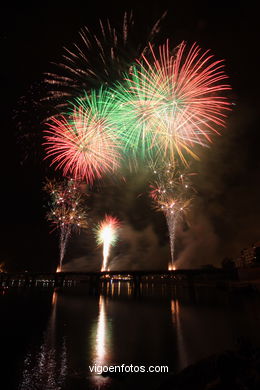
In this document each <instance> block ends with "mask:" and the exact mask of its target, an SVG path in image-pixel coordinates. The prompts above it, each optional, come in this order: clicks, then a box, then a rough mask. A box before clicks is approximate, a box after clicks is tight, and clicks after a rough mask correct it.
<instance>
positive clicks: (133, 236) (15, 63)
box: [0, 1, 260, 270]
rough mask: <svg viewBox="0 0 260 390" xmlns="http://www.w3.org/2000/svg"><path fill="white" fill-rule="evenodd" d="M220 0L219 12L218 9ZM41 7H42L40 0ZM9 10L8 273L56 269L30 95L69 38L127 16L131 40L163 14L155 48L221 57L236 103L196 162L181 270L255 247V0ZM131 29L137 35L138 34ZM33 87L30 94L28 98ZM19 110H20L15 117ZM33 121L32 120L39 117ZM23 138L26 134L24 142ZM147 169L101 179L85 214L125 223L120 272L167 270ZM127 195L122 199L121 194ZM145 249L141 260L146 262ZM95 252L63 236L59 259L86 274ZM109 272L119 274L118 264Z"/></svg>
mask: <svg viewBox="0 0 260 390" xmlns="http://www.w3.org/2000/svg"><path fill="white" fill-rule="evenodd" d="M226 3H228V4H226ZM39 4H40V3H39ZM39 4H37V2H34V3H29V2H21V3H19V4H15V3H14V2H13V3H10V5H8V3H6V4H5V5H4V6H2V9H1V27H0V28H1V37H0V39H1V77H2V82H1V87H2V88H1V91H2V104H1V132H2V142H1V167H2V172H1V179H2V180H1V183H2V189H1V200H2V201H1V205H2V213H1V214H2V215H1V246H0V263H1V262H2V261H4V262H5V263H6V268H7V269H8V270H18V269H19V270H25V269H28V270H51V269H52V270H53V269H55V268H56V264H57V262H58V237H57V235H56V234H55V233H53V234H50V230H51V229H50V227H49V225H48V222H47V221H46V220H45V213H46V208H44V205H46V195H45V194H44V193H43V191H42V185H43V184H42V183H43V181H44V178H45V177H46V176H49V177H53V176H54V170H53V169H49V168H48V164H47V163H46V162H42V159H43V156H44V152H43V149H42V148H41V146H40V145H41V132H40V129H41V126H40V124H39V121H40V120H41V115H42V112H40V113H39V112H38V111H37V107H36V105H35V102H34V100H33V99H34V97H36V100H37V98H39V94H40V93H41V92H40V91H41V90H40V88H39V85H40V80H42V78H43V73H44V72H48V71H50V70H51V69H52V68H51V62H59V61H60V59H61V56H62V54H63V46H66V47H71V46H72V44H73V42H75V41H77V40H78V31H79V30H80V28H81V27H83V26H88V27H89V28H90V29H91V30H92V31H93V32H95V29H96V28H97V27H96V26H97V24H98V20H99V18H100V19H104V18H107V17H108V18H109V19H111V20H112V21H114V23H117V22H118V21H121V20H122V17H123V14H124V12H125V11H130V10H133V13H134V18H135V19H136V26H137V31H138V34H139V33H140V34H139V35H140V39H142V36H144V35H145V33H146V32H147V31H148V30H149V28H151V26H152V25H153V23H154V22H155V21H156V20H157V19H158V18H159V17H160V16H161V15H162V14H163V12H164V11H166V10H167V11H168V13H167V16H166V17H165V20H164V22H163V23H162V25H161V26H162V27H161V32H160V40H161V41H162V42H163V41H164V39H165V38H167V37H169V38H170V39H171V41H172V44H173V46H176V45H177V44H179V43H180V42H181V41H182V40H186V41H187V42H190V43H193V42H194V41H196V42H198V44H199V45H200V46H201V47H202V48H203V49H208V48H210V49H211V50H212V52H213V53H214V54H215V55H216V57H217V58H219V59H222V58H224V59H225V61H226V72H227V74H228V75H229V77H230V83H231V85H232V88H233V91H232V94H231V99H232V101H233V102H234V103H235V105H234V110H233V112H232V114H231V115H230V117H229V120H228V125H227V128H226V129H225V130H223V132H222V136H221V137H215V138H214V144H212V146H211V147H210V148H209V149H205V150H203V151H202V152H201V153H200V155H201V160H200V162H198V163H195V164H194V169H195V170H196V171H197V172H198V173H199V174H198V175H197V176H196V179H195V183H194V185H195V187H196V190H197V198H196V201H195V202H194V207H193V210H192V212H191V215H190V222H191V225H190V227H189V228H188V229H187V228H185V229H182V230H180V231H179V238H178V241H177V247H178V253H179V260H178V262H179V264H180V266H182V267H189V266H193V267H196V266H199V265H201V264H215V265H216V264H219V263H220V261H221V260H222V259H223V258H224V257H225V256H231V257H236V256H238V254H239V252H240V250H241V249H243V247H247V246H250V245H251V244H252V243H254V242H256V241H258V240H260V222H259V221H260V202H259V199H260V185H259V171H260V157H259V141H260V135H259V134H260V132H259V121H258V116H259V100H260V99H259V85H258V84H259V77H258V76H259V60H258V56H259V54H258V47H259V38H260V37H259V20H258V12H257V10H256V8H254V6H253V2H250V1H247V2H233V1H232V2H224V1H217V2H212V1H208V2H177V1H176V2H174V1H171V2H166V1H149V2H143V1H142V2H141V1H139V2H137V1H132V2H121V3H120V5H118V3H117V2H115V1H110V2H106V3H104V4H103V3H102V2H91V3H90V2H87V1H85V2H83V1H82V2H79V1H73V2H71V3H68V5H66V4H65V3H63V4H62V3H60V2H55V1H54V2H52V3H49V2H44V3H42V5H41V6H40V5H39ZM138 29H139V30H138ZM32 91H33V92H32ZM24 111H25V112H24ZM38 117H39V121H38ZM27 135H28V136H27ZM145 178H146V174H145V172H139V173H138V174H137V175H136V176H134V175H132V176H131V175H130V176H129V177H128V182H127V184H122V183H120V181H116V182H112V181H109V180H106V181H105V182H104V183H101V184H100V186H99V187H98V188H97V189H95V194H94V195H93V197H92V200H91V201H90V204H91V205H94V206H95V211H93V210H92V211H91V213H92V214H91V215H92V218H93V219H95V216H94V214H96V216H100V215H103V213H105V212H106V211H109V212H113V213H114V214H118V216H119V217H120V218H121V219H122V220H123V221H124V222H125V227H124V230H123V233H122V237H121V243H120V244H119V247H118V248H117V249H116V250H115V252H114V254H113V256H114V259H113V261H114V262H116V261H118V264H119V262H120V264H121V267H128V268H133V267H134V268H137V267H139V268H148V267H151V268H162V267H166V264H167V258H168V256H169V250H168V246H167V231H166V223H165V221H164V218H163V216H162V215H159V214H156V213H155V212H154V211H152V210H151V208H150V204H149V200H148V197H147V195H146V194H145V190H146V188H147V186H146V182H145ZM126 194H127V195H126ZM144 253H145V255H144ZM98 255H99V252H98V250H97V249H96V248H95V245H94V244H93V236H92V235H91V234H90V233H88V234H86V233H84V234H81V235H80V236H77V237H74V238H73V239H72V242H71V245H70V247H69V249H68V253H67V257H66V262H68V263H69V266H70V267H71V269H73V267H75V269H81V267H83V268H84V269H85V268H87V267H88V266H89V267H90V268H91V267H92V268H93V267H94V266H95V264H96V257H97V256H98ZM115 267H116V266H115Z"/></svg>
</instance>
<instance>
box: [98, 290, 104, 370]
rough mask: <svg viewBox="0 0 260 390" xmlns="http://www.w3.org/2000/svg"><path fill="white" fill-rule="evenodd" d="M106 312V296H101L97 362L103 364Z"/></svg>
mask: <svg viewBox="0 0 260 390" xmlns="http://www.w3.org/2000/svg"><path fill="white" fill-rule="evenodd" d="M105 337H106V313H105V301H104V297H103V296H102V295H100V297H99V316H98V325H97V336H96V364H99V365H103V364H104V362H105V359H106V345H105V342H106V341H105Z"/></svg>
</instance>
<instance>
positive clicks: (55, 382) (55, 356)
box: [19, 291, 67, 390]
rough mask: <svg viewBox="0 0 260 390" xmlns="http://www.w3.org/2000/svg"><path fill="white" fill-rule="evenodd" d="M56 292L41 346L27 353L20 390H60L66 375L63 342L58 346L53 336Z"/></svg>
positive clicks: (64, 345)
mask: <svg viewBox="0 0 260 390" xmlns="http://www.w3.org/2000/svg"><path fill="white" fill-rule="evenodd" d="M57 298H58V295H57V292H56V291H54V292H53V296H52V310H51V315H50V319H49V323H48V327H47V330H46V333H45V335H44V341H43V344H42V345H41V346H40V349H39V350H38V351H35V352H34V353H33V352H31V351H30V352H28V354H27V356H26V358H25V360H24V369H23V373H22V380H21V384H20V387H19V389H20V390H34V389H35V390H36V389H41V390H43V389H44V390H47V389H48V390H61V389H62V388H63V384H64V382H65V378H66V375H67V350H66V344H65V340H63V341H62V344H61V346H59V345H58V343H57V340H56V334H55V326H56V311H57Z"/></svg>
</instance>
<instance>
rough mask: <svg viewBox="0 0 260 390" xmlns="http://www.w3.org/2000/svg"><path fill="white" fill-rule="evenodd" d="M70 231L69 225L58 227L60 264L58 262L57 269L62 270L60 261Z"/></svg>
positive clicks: (62, 257) (61, 261) (61, 260)
mask: <svg viewBox="0 0 260 390" xmlns="http://www.w3.org/2000/svg"><path fill="white" fill-rule="evenodd" d="M70 233H71V226H70V225H65V224H64V225H62V226H61V227H60V264H59V268H58V269H59V271H61V270H62V263H63V259H64V255H65V251H66V247H67V243H68V239H69V236H70Z"/></svg>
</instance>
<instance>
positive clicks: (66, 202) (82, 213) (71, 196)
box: [44, 179, 87, 271]
mask: <svg viewBox="0 0 260 390" xmlns="http://www.w3.org/2000/svg"><path fill="white" fill-rule="evenodd" d="M44 189H45V191H46V192H47V193H48V194H49V195H50V197H51V201H50V203H49V206H50V210H49V211H48V213H47V219H48V220H49V221H50V222H51V224H52V225H53V226H54V229H58V230H59V232H60V261H59V267H58V271H61V270H62V263H63V259H64V255H65V251H66V246H67V243H68V239H69V237H70V234H71V232H72V230H79V229H80V228H85V227H86V226H87V221H86V210H85V205H84V196H83V195H84V194H83V193H82V192H81V188H80V183H79V182H76V181H74V180H72V179H69V180H64V181H62V182H57V181H55V180H53V181H51V180H47V182H46V184H45V186H44Z"/></svg>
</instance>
